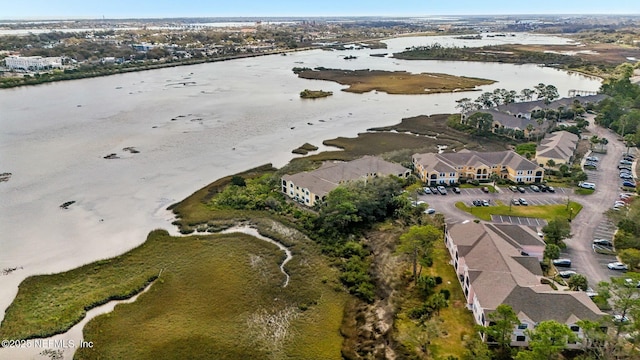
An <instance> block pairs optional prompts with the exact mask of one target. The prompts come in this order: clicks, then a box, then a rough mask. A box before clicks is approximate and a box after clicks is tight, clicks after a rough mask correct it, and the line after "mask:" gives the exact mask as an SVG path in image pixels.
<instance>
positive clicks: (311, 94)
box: [300, 89, 333, 99]
mask: <svg viewBox="0 0 640 360" xmlns="http://www.w3.org/2000/svg"><path fill="white" fill-rule="evenodd" d="M331 95H333V91H323V90H309V89H304V90H302V91H300V98H302V99H319V98H325V97H328V96H331Z"/></svg>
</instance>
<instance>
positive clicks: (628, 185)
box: [622, 180, 636, 188]
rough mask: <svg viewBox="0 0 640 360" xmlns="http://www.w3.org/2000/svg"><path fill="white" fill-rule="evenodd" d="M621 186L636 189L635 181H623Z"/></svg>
mask: <svg viewBox="0 0 640 360" xmlns="http://www.w3.org/2000/svg"><path fill="white" fill-rule="evenodd" d="M622 186H625V187H630V188H635V187H636V183H635V181H630V180H625V181H623V182H622Z"/></svg>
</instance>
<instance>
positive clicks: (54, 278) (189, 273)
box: [0, 230, 346, 359]
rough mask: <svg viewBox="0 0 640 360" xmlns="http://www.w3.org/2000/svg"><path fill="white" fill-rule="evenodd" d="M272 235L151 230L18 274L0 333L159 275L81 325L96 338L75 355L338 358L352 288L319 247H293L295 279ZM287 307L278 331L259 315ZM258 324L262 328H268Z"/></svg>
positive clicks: (45, 327)
mask: <svg viewBox="0 0 640 360" xmlns="http://www.w3.org/2000/svg"><path fill="white" fill-rule="evenodd" d="M283 256H284V255H283V253H282V252H281V251H280V250H278V249H277V248H276V247H275V246H274V245H271V244H269V243H267V242H264V241H262V240H258V239H255V238H254V237H251V236H248V235H243V234H226V235H222V234H220V235H206V236H203V235H194V236H190V237H180V238H175V237H171V236H169V235H168V234H167V233H166V232H165V231H163V230H158V231H154V232H152V233H151V234H150V235H149V237H148V239H147V241H146V242H145V243H144V244H143V245H141V246H140V247H138V248H136V249H133V250H131V251H130V252H128V253H126V254H123V255H121V256H118V257H116V258H113V259H109V260H104V261H100V262H97V263H93V264H89V265H86V266H84V267H81V268H78V269H75V270H72V271H69V272H66V273H61V274H55V275H47V276H36V277H31V278H29V279H27V280H26V281H25V282H24V283H23V284H21V286H20V289H19V293H18V295H17V298H16V300H15V301H14V303H13V304H12V305H11V306H10V307H9V309H8V310H7V314H6V317H5V320H4V321H3V323H2V327H1V328H0V338H3V339H4V338H9V339H11V338H15V339H18V338H28V337H33V336H44V335H46V334H51V333H56V332H60V331H64V330H65V329H66V328H68V327H69V326H70V325H72V324H73V323H75V322H76V321H78V320H79V319H80V318H81V317H82V316H83V315H84V312H85V309H86V308H89V306H90V305H91V304H93V303H100V302H104V300H105V299H107V298H109V297H112V296H113V294H121V293H131V292H134V290H137V289H139V288H140V287H141V286H144V284H145V283H146V281H147V279H149V277H151V276H156V275H158V274H159V273H160V270H162V273H161V275H160V277H159V278H158V279H157V280H156V281H155V282H154V283H153V285H152V286H151V288H150V290H149V291H148V292H146V293H144V294H142V295H141V296H140V297H139V298H138V299H137V300H136V301H135V302H134V303H131V304H124V305H119V306H117V307H116V309H115V310H114V311H113V312H112V313H109V314H105V315H101V316H99V317H97V318H95V319H93V320H92V321H90V322H89V323H88V324H87V325H86V326H85V328H84V338H85V340H86V341H93V343H94V344H96V346H94V347H93V348H92V349H89V348H85V349H81V350H79V351H78V353H77V354H76V358H79V359H127V358H129V359H196V358H212V359H213V358H215V359H249V358H253V359H255V358H261V359H269V358H274V359H275V358H278V359H279V358H292V359H340V348H341V344H342V337H341V335H340V333H339V329H340V325H341V322H342V316H343V308H344V302H345V301H346V295H345V294H344V293H342V292H340V291H338V292H336V291H335V288H336V287H338V281H337V280H336V271H335V270H334V269H331V268H329V267H328V266H327V265H326V264H325V263H324V261H323V260H322V258H321V257H320V255H318V254H317V253H314V252H312V251H309V252H307V253H304V254H302V253H299V252H298V253H296V254H294V257H293V259H292V260H291V261H290V262H289V263H288V264H287V271H288V273H289V274H290V275H291V280H290V283H289V286H288V287H286V288H283V287H282V283H283V281H284V275H283V274H282V273H281V272H280V270H279V268H278V264H279V263H280V262H281V261H282V259H283ZM286 311H291V314H292V316H291V317H290V319H289V320H290V326H289V331H288V336H287V337H286V338H284V340H282V341H279V340H277V339H275V338H273V337H272V336H271V335H272V334H271V333H269V331H266V330H265V329H266V328H265V326H264V324H263V323H261V321H260V319H263V320H264V319H266V316H267V315H274V314H284V313H285V312H286ZM260 334H266V335H263V336H262V338H261V336H260Z"/></svg>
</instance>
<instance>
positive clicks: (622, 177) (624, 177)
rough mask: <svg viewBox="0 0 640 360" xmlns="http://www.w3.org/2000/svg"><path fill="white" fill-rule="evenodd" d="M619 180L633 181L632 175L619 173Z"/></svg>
mask: <svg viewBox="0 0 640 360" xmlns="http://www.w3.org/2000/svg"><path fill="white" fill-rule="evenodd" d="M620 178H621V179H633V175H631V174H629V173H620Z"/></svg>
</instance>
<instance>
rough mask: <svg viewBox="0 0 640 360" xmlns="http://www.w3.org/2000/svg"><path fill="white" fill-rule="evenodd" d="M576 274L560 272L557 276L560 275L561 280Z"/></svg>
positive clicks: (569, 271) (567, 271)
mask: <svg viewBox="0 0 640 360" xmlns="http://www.w3.org/2000/svg"><path fill="white" fill-rule="evenodd" d="M576 274H577V272H575V271H573V270H566V271H560V272H559V273H558V275H560V277H561V278H565V279H568V278H570V277H572V276H573V275H576Z"/></svg>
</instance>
